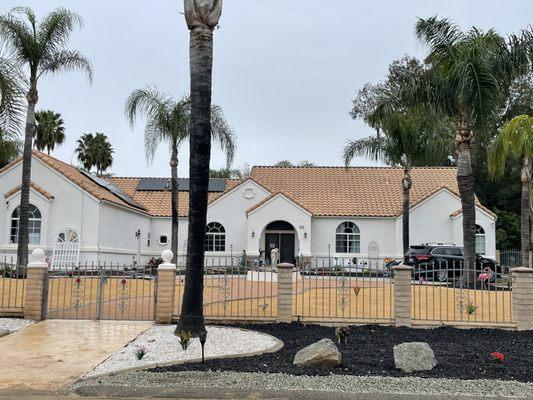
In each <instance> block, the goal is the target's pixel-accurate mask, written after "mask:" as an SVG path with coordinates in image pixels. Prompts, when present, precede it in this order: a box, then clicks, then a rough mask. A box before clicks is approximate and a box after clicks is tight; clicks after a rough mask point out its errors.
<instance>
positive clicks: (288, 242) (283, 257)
mask: <svg viewBox="0 0 533 400" xmlns="http://www.w3.org/2000/svg"><path fill="white" fill-rule="evenodd" d="M295 242H296V229H294V226H292V224H290V223H288V222H286V221H274V222H271V223H270V224H268V225H267V226H266V228H265V261H266V263H267V264H268V265H270V264H271V262H272V259H271V251H272V250H273V249H275V248H277V249H278V250H279V262H289V263H294V261H295V254H296V248H295Z"/></svg>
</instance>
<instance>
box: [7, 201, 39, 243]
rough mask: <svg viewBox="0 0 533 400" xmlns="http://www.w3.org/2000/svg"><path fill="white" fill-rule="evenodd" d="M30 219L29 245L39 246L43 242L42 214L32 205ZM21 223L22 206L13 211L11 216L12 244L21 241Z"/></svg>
mask: <svg viewBox="0 0 533 400" xmlns="http://www.w3.org/2000/svg"><path fill="white" fill-rule="evenodd" d="M28 217H29V218H28V236H29V243H30V244H39V243H40V242H41V212H40V211H39V209H38V208H37V207H35V206H34V205H33V204H30V207H29V210H28ZM19 222H20V206H18V207H17V208H15V210H13V214H11V235H10V242H11V243H18V241H19Z"/></svg>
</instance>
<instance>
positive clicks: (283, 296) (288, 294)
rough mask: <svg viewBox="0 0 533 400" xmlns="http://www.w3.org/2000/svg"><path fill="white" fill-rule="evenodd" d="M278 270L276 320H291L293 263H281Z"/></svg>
mask: <svg viewBox="0 0 533 400" xmlns="http://www.w3.org/2000/svg"><path fill="white" fill-rule="evenodd" d="M276 267H277V270H278V322H291V321H292V271H293V269H294V265H293V264H289V263H281V264H278V265H277V266H276Z"/></svg>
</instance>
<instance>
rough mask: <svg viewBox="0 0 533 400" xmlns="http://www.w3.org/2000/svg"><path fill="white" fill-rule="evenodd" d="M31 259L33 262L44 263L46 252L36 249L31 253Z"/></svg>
mask: <svg viewBox="0 0 533 400" xmlns="http://www.w3.org/2000/svg"><path fill="white" fill-rule="evenodd" d="M31 259H32V260H33V262H44V251H43V249H35V250H33V251H32V252H31Z"/></svg>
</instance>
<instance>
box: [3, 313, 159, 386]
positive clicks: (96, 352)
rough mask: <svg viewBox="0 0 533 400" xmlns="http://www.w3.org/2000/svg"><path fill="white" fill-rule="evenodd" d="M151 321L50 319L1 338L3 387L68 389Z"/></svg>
mask: <svg viewBox="0 0 533 400" xmlns="http://www.w3.org/2000/svg"><path fill="white" fill-rule="evenodd" d="M151 325H152V324H151V323H150V322H129V321H100V322H98V321H84V320H46V321H43V322H39V323H38V324H35V325H33V326H30V327H28V328H25V329H22V330H20V331H18V332H15V333H13V334H11V335H7V336H4V337H2V338H0V359H1V361H2V362H1V364H2V370H1V372H0V390H2V391H3V390H5V389H8V390H9V389H13V390H15V389H16V390H46V391H48V390H59V389H64V388H66V387H67V386H68V385H70V384H72V383H73V382H74V381H76V380H77V379H78V378H80V377H81V376H82V375H83V374H85V373H86V372H87V371H89V370H91V369H92V368H94V367H95V366H96V365H98V364H100V363H101V362H102V361H104V360H105V359H106V358H107V357H109V356H110V355H111V354H113V353H114V352H115V351H116V350H118V349H120V348H122V347H123V346H125V345H126V344H127V343H128V342H130V341H132V340H133V339H134V338H135V337H137V336H138V335H139V334H140V333H142V332H144V331H145V330H146V329H148V328H149V327H150V326H151Z"/></svg>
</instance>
